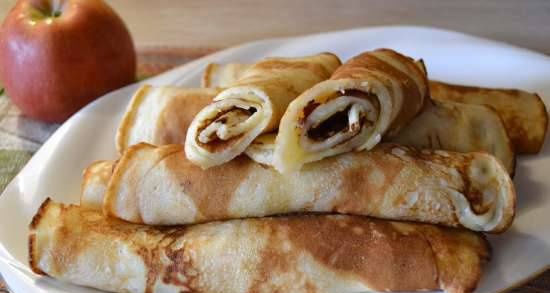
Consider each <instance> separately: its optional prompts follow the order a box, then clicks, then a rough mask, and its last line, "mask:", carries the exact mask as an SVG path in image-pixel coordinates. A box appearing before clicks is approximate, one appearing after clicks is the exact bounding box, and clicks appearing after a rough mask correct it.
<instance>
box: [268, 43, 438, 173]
mask: <svg viewBox="0 0 550 293" xmlns="http://www.w3.org/2000/svg"><path fill="white" fill-rule="evenodd" d="M427 98H428V80H427V77H426V72H425V68H424V66H423V64H422V62H421V61H419V62H415V61H414V60H413V59H411V58H409V57H406V56H403V55H401V54H399V53H397V52H395V51H392V50H389V49H379V50H375V51H372V52H366V53H362V54H360V55H358V56H356V57H354V58H352V59H351V60H349V61H348V62H346V63H345V64H344V65H342V66H341V67H339V68H338V70H336V71H335V72H334V74H333V75H332V76H331V78H330V79H329V80H327V81H324V82H321V83H319V84H317V85H315V86H314V87H312V88H311V89H309V90H307V91H306V92H304V93H303V94H301V95H300V96H299V97H298V98H297V99H296V100H294V101H293V102H292V103H291V104H290V105H289V107H288V109H287V111H286V112H285V114H284V115H283V118H282V119H281V124H280V126H279V132H278V134H277V138H276V143H275V152H274V157H273V164H274V166H275V168H276V169H277V170H279V171H280V172H291V171H296V170H299V169H300V168H301V167H302V165H303V164H305V163H308V162H313V161H317V160H320V159H322V158H325V157H330V156H334V155H336V154H340V153H344V152H348V151H352V150H355V151H360V150H365V149H366V150H368V149H371V148H372V147H374V146H375V145H376V144H378V143H379V142H380V141H381V139H382V136H385V135H390V134H391V133H392V132H393V133H395V132H397V131H398V130H399V129H400V128H401V127H402V126H403V125H404V124H405V123H407V122H408V121H409V120H410V119H412V118H413V117H414V116H415V115H416V114H417V113H418V112H419V111H420V110H421V109H422V106H423V103H424V100H425V99H427Z"/></svg>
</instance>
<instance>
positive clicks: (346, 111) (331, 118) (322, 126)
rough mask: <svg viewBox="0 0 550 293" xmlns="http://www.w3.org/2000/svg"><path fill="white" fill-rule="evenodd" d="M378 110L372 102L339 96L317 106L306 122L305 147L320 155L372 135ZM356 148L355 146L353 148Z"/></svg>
mask: <svg viewBox="0 0 550 293" xmlns="http://www.w3.org/2000/svg"><path fill="white" fill-rule="evenodd" d="M377 119H378V109H377V107H376V106H375V105H374V103H373V102H372V101H370V100H369V99H364V98H359V97H355V96H348V95H344V96H340V97H338V98H335V99H332V100H330V101H328V102H326V103H324V104H322V105H319V106H318V107H316V108H315V109H314V110H313V111H312V112H311V113H310V114H309V115H308V116H307V117H306V119H305V121H304V124H303V128H304V130H305V131H304V132H302V133H301V135H300V144H301V146H302V148H304V149H305V150H307V151H309V152H318V151H323V150H327V149H330V148H333V147H334V146H337V145H339V144H342V143H344V142H347V141H349V140H351V139H353V138H354V137H356V136H357V135H359V134H367V135H368V134H369V133H370V132H372V129H373V126H374V124H375V121H376V120H377ZM352 147H353V146H352Z"/></svg>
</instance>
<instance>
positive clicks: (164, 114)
mask: <svg viewBox="0 0 550 293" xmlns="http://www.w3.org/2000/svg"><path fill="white" fill-rule="evenodd" d="M217 93H219V91H218V90H214V89H206V88H198V89H187V88H178V87H168V86H163V87H153V86H149V85H145V86H142V87H141V88H139V89H138V90H137V91H136V93H135V94H134V96H133V98H132V100H131V101H130V104H128V108H127V109H126V113H125V114H124V116H123V118H122V120H121V122H120V125H119V128H118V130H117V135H116V147H117V150H118V151H119V153H122V152H123V151H124V150H126V148H128V147H129V146H131V145H134V144H137V143H140V142H147V143H151V144H154V145H164V144H171V143H180V144H183V143H184V142H185V136H186V134H187V129H188V128H189V125H190V124H191V121H192V120H193V118H194V117H195V115H196V114H197V113H198V112H199V111H200V110H201V109H202V108H204V107H206V106H207V105H209V104H210V103H211V102H212V99H213V98H214V97H215V96H216V94H217Z"/></svg>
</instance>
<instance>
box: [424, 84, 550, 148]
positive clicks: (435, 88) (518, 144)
mask: <svg viewBox="0 0 550 293" xmlns="http://www.w3.org/2000/svg"><path fill="white" fill-rule="evenodd" d="M430 91H431V94H432V98H433V99H435V100H441V101H455V102H461V103H468V104H479V105H487V106H489V107H491V108H493V109H494V110H495V111H496V112H497V113H498V114H499V115H500V117H501V118H502V120H503V122H504V126H506V129H507V131H508V135H509V136H510V139H511V141H512V143H513V145H514V148H515V150H516V151H517V152H519V153H538V152H539V151H540V150H541V148H542V145H543V143H544V137H545V136H546V129H547V127H548V112H547V111H546V107H545V105H544V102H543V101H542V100H541V98H540V97H539V96H538V95H537V94H533V93H528V92H525V91H521V90H514V89H489V88H480V87H470V86H461V85H453V84H446V83H443V82H438V81H431V82H430Z"/></svg>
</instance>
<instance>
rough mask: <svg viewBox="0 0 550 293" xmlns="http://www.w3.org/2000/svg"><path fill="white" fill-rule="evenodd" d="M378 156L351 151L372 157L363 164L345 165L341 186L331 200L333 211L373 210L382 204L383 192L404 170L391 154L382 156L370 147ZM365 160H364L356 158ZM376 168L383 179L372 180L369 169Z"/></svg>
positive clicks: (357, 154)
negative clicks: (337, 193)
mask: <svg viewBox="0 0 550 293" xmlns="http://www.w3.org/2000/svg"><path fill="white" fill-rule="evenodd" d="M371 152H377V153H379V154H380V156H376V155H372V154H371V155H369V154H367V153H365V152H358V153H354V154H353V156H355V157H360V156H369V158H371V160H369V161H367V162H368V164H369V165H371V166H369V167H366V165H364V164H363V165H358V166H355V167H353V168H347V169H346V170H344V171H343V174H342V185H341V186H342V188H341V191H340V194H339V196H338V197H337V198H336V200H335V203H334V207H335V208H334V210H335V211H337V212H340V213H359V214H361V212H364V211H367V210H368V211H373V210H374V209H375V207H379V206H381V201H382V200H383V196H384V193H385V192H386V190H387V189H388V188H389V187H390V186H391V184H392V182H393V181H394V179H395V178H396V177H397V175H398V174H399V172H401V170H402V169H403V166H404V164H403V162H402V161H401V160H398V159H396V158H394V157H392V156H388V155H385V154H384V153H383V152H382V151H380V150H378V149H374V150H371ZM357 161H364V160H359V159H358V160H357ZM373 170H378V171H380V172H381V174H383V176H381V177H383V178H379V179H381V180H382V182H374V181H373V180H374V179H373V178H372V177H371V176H372V171H373Z"/></svg>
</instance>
